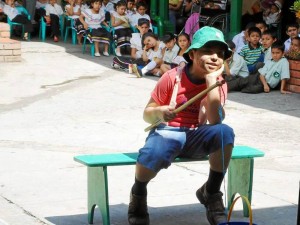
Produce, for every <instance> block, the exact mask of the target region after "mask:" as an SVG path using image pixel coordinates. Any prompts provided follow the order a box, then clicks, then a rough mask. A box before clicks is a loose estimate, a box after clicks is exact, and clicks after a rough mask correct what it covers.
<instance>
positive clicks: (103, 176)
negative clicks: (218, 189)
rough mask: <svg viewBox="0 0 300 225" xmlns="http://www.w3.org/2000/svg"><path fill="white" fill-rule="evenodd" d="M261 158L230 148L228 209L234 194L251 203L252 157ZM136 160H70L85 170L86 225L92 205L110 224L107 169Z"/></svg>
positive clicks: (133, 156) (121, 156) (128, 156)
mask: <svg viewBox="0 0 300 225" xmlns="http://www.w3.org/2000/svg"><path fill="white" fill-rule="evenodd" d="M263 156H264V152H262V151H260V150H258V149H255V148H252V147H248V146H235V147H234V149H233V152H232V156H231V161H230V165H229V168H228V187H227V199H228V208H229V207H230V206H231V204H232V202H233V199H234V197H235V194H237V193H239V194H241V195H245V196H247V197H248V199H249V201H250V202H251V198H252V183H253V167H254V158H256V157H263ZM137 157H138V153H137V152H134V153H133V152H129V153H113V154H99V155H79V156H75V157H74V160H75V161H76V162H79V163H81V164H83V165H85V166H87V169H88V170H87V171H88V179H87V182H88V222H89V223H90V224H92V223H93V218H94V209H95V207H96V205H98V207H99V209H100V211H101V215H102V221H103V225H110V216H109V199H108V198H109V195H108V176H107V167H108V166H126V165H135V164H136V160H137ZM205 160H208V158H201V159H189V158H176V159H175V161H174V162H175V163H180V162H195V161H205ZM244 216H249V211H248V206H247V205H246V204H244Z"/></svg>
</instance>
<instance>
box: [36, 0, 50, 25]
mask: <svg viewBox="0 0 300 225" xmlns="http://www.w3.org/2000/svg"><path fill="white" fill-rule="evenodd" d="M47 4H48V0H37V1H36V5H35V14H34V20H35V21H40V19H41V18H44V17H45V15H46V10H45V8H46V5H47Z"/></svg>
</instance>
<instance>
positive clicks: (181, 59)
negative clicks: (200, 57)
mask: <svg viewBox="0 0 300 225" xmlns="http://www.w3.org/2000/svg"><path fill="white" fill-rule="evenodd" d="M181 62H184V63H187V61H186V60H185V58H184V57H183V56H181V55H177V56H176V57H175V58H174V59H173V60H172V63H173V64H176V65H179V64H180V63H181Z"/></svg>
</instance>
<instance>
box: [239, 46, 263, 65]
mask: <svg viewBox="0 0 300 225" xmlns="http://www.w3.org/2000/svg"><path fill="white" fill-rule="evenodd" d="M262 52H263V48H262V46H261V45H259V46H258V47H257V48H253V47H252V46H251V45H250V44H247V45H245V46H244V47H243V48H242V50H241V52H240V53H239V54H240V55H241V56H242V57H243V58H244V59H245V61H246V63H247V65H253V64H254V63H256V62H257V60H258V59H259V57H260V56H261V54H262Z"/></svg>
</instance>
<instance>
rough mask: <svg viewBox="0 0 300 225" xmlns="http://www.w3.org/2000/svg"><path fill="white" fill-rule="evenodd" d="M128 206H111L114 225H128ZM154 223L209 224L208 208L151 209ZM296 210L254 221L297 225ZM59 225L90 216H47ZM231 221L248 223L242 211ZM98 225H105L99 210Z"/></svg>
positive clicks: (272, 211) (271, 211) (268, 211)
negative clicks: (206, 210)
mask: <svg viewBox="0 0 300 225" xmlns="http://www.w3.org/2000/svg"><path fill="white" fill-rule="evenodd" d="M127 209H128V205H126V204H118V205H112V206H110V218H111V225H126V224H128V222H127V214H126V213H127ZM149 213H150V218H151V224H153V225H187V224H188V225H209V223H208V222H207V219H206V213H205V208H204V207H203V206H201V205H200V204H190V205H178V206H167V207H158V208H154V207H149ZM296 217H297V207H296V206H284V207H272V208H263V209H256V210H253V222H254V223H255V224H257V225H270V224H272V225H294V224H296ZM46 220H48V221H50V222H51V223H53V224H56V225H87V224H88V222H87V214H78V215H65V216H53V217H46ZM231 221H239V222H241V221H245V222H248V221H249V218H245V217H243V215H242V212H241V211H240V210H234V212H233V216H232V219H231ZM94 224H95V225H102V220H101V216H100V212H99V210H98V209H97V208H96V210H95V217H94Z"/></svg>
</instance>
